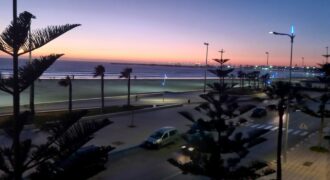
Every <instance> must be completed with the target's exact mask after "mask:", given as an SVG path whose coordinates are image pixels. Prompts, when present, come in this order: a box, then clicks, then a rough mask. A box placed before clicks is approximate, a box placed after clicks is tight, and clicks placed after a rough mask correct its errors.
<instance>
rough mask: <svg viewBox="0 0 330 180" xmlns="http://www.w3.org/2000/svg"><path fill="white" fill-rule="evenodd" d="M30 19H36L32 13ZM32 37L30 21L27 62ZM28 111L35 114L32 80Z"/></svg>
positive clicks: (30, 61) (30, 57) (30, 59)
mask: <svg viewBox="0 0 330 180" xmlns="http://www.w3.org/2000/svg"><path fill="white" fill-rule="evenodd" d="M32 19H36V17H35V16H34V15H32ZM31 49H32V38H31V22H30V26H29V50H30V52H29V63H30V64H31V63H32V52H31ZM30 111H31V113H32V114H35V109H34V82H32V84H31V87H30Z"/></svg>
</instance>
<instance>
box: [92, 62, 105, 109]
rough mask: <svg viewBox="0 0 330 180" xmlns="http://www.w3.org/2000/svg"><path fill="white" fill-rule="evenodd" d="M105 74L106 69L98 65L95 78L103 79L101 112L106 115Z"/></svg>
mask: <svg viewBox="0 0 330 180" xmlns="http://www.w3.org/2000/svg"><path fill="white" fill-rule="evenodd" d="M104 72H105V68H104V66H102V65H98V66H96V67H95V69H94V77H98V76H100V77H101V111H102V113H104Z"/></svg>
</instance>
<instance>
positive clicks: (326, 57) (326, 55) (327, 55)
mask: <svg viewBox="0 0 330 180" xmlns="http://www.w3.org/2000/svg"><path fill="white" fill-rule="evenodd" d="M325 49H326V52H327V54H325V55H323V56H324V57H325V63H328V58H329V57H330V55H329V52H328V50H329V47H328V46H327V47H325Z"/></svg>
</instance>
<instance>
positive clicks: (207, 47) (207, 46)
mask: <svg viewBox="0 0 330 180" xmlns="http://www.w3.org/2000/svg"><path fill="white" fill-rule="evenodd" d="M204 45H205V46H206V58H205V70H204V93H205V92H206V73H207V56H208V51H209V43H204Z"/></svg>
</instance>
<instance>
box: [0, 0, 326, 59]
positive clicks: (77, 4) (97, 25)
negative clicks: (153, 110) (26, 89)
mask: <svg viewBox="0 0 330 180" xmlns="http://www.w3.org/2000/svg"><path fill="white" fill-rule="evenodd" d="M329 7H330V1H329V0H166V1H164V0H95V1H92V0H56V1H49V0H18V11H19V12H22V11H24V10H27V11H29V12H31V13H33V14H34V15H36V16H37V19H36V20H33V24H32V26H33V28H41V27H45V26H46V25H56V24H65V23H80V24H82V26H81V27H79V28H77V29H75V30H73V31H71V32H69V33H67V34H65V35H64V36H62V37H60V38H58V39H56V40H54V41H53V42H51V43H50V44H48V45H46V46H45V47H43V48H41V49H40V50H37V51H36V52H35V53H34V54H35V55H42V54H48V53H65V54H66V56H65V57H64V58H66V59H77V60H111V61H116V62H126V61H130V62H132V61H133V62H152V63H177V62H181V63H204V61H205V46H204V45H203V43H204V42H209V43H210V46H209V52H210V54H209V59H213V58H218V57H219V56H220V54H219V53H218V50H220V49H221V48H223V49H224V50H225V51H226V53H225V54H224V57H225V58H229V59H231V61H230V63H232V64H265V61H266V55H265V52H266V51H269V52H270V59H269V60H270V64H273V65H288V62H289V53H290V52H289V50H290V40H289V38H288V37H284V36H283V37H281V36H274V35H270V34H268V32H269V31H278V32H284V33H289V32H290V26H291V24H293V25H294V26H295V29H296V34H297V36H296V39H295V44H294V63H293V64H298V65H301V59H302V57H304V58H305V64H307V65H315V64H316V63H321V62H322V61H323V60H324V58H322V56H321V54H324V53H325V47H326V46H330V9H329ZM11 9H12V2H11V1H10V0H5V1H2V2H1V3H0V17H1V20H0V30H1V31H2V30H3V29H4V27H5V26H7V25H8V23H9V22H10V21H11V19H12V17H11V16H12V14H11V13H12V12H11ZM2 55H3V54H0V56H2Z"/></svg>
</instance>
